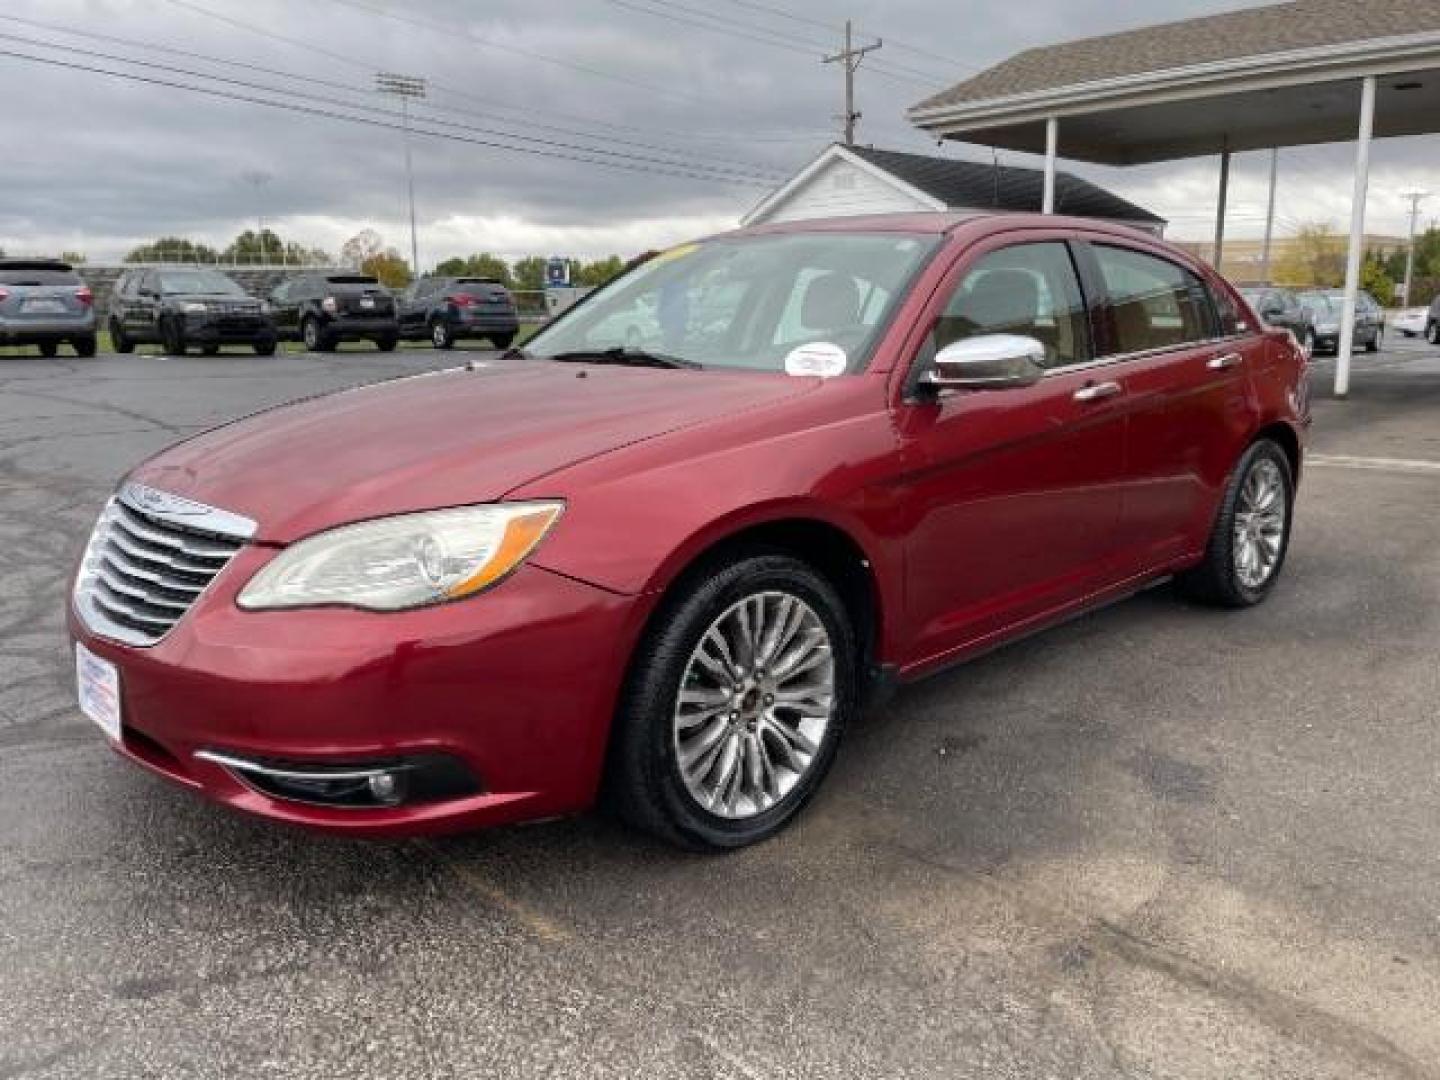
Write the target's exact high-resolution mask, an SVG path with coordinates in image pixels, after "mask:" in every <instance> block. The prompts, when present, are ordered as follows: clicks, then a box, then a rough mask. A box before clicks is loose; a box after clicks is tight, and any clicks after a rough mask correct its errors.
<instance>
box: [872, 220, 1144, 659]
mask: <svg viewBox="0 0 1440 1080" xmlns="http://www.w3.org/2000/svg"><path fill="white" fill-rule="evenodd" d="M1031 236H1034V234H1027V236H1026V240H1025V242H1016V241H1015V239H1014V238H1013V237H1011V238H1010V239H1009V242H1007V240H1006V237H1004V236H1001V237H999V238H992V239H991V240H989V241H986V242H984V243H983V244H981V245H978V246H977V247H976V248H975V249H973V253H967V254H966V255H965V256H964V257H963V258H962V259H961V260H960V262H959V263H958V265H957V266H956V267H955V268H954V269H953V270H952V272H951V274H950V276H949V277H948V278H947V280H946V282H945V284H944V285H942V286H941V288H940V290H939V291H938V292H937V295H936V299H935V300H934V301H933V302H932V305H931V308H930V310H929V311H928V312H927V314H926V315H925V316H924V319H925V320H926V321H927V322H928V323H929V330H928V333H927V336H926V337H925V339H924V340H923V343H922V345H921V347H920V349H919V351H918V354H917V356H916V358H915V360H914V362H913V364H912V371H911V376H910V386H911V391H910V393H909V394H908V395H907V400H906V402H905V403H904V405H903V406H902V407H901V409H900V411H899V413H898V417H897V424H898V427H899V429H900V430H899V434H900V437H901V440H902V447H903V450H902V453H903V457H904V459H905V460H906V461H907V462H908V467H907V469H906V477H905V482H904V485H903V487H904V489H905V490H904V494H903V501H904V502H905V503H906V505H907V506H909V507H911V508H912V512H913V515H914V521H913V524H912V525H910V526H909V527H908V529H907V539H906V545H907V546H906V579H907V583H906V598H907V611H908V615H909V621H910V625H911V628H912V629H911V632H912V634H913V635H914V639H915V654H916V656H917V657H919V658H936V659H938V658H941V657H943V656H945V655H946V654H948V653H952V652H955V651H956V650H959V649H962V648H965V647H967V646H970V645H973V644H975V643H977V642H981V641H983V640H985V639H987V638H989V637H992V636H994V635H997V634H999V633H1001V632H1003V631H1005V630H1006V629H1007V628H1011V627H1015V626H1017V625H1019V624H1023V623H1024V622H1026V621H1027V620H1029V619H1033V618H1036V617H1039V616H1043V615H1044V614H1046V613H1048V612H1052V611H1055V610H1056V609H1059V608H1063V607H1065V606H1066V605H1067V604H1071V603H1075V602H1077V601H1079V600H1081V599H1083V598H1084V597H1085V596H1087V595H1088V594H1090V593H1092V592H1094V591H1096V590H1097V589H1099V588H1100V587H1102V586H1103V585H1104V584H1105V583H1106V582H1107V581H1109V580H1110V579H1111V578H1112V577H1113V574H1112V572H1111V562H1112V552H1113V548H1114V544H1115V532H1116V529H1117V527H1118V525H1119V519H1120V492H1121V485H1122V482H1123V480H1124V445H1125V413H1124V407H1123V387H1122V385H1121V384H1120V382H1119V381H1118V377H1117V375H1116V374H1115V373H1114V372H1113V371H1112V370H1111V369H1110V366H1109V365H1108V364H1106V363H1105V362H1104V361H1103V360H1097V358H1096V356H1095V352H1094V347H1093V344H1092V333H1091V326H1090V320H1089V318H1088V316H1087V310H1086V305H1085V298H1084V294H1083V292H1082V290H1081V287H1080V279H1079V277H1078V275H1077V273H1076V268H1075V265H1074V262H1073V259H1072V256H1071V253H1070V250H1069V248H1068V246H1067V244H1066V243H1065V240H1064V238H1063V236H1061V235H1059V234H1056V235H1055V237H1054V238H1053V239H1046V238H1044V235H1043V234H1042V235H1041V236H1039V237H1035V239H1034V240H1033V241H1032V240H1031V239H1030V237H1031ZM981 334H1021V335H1024V336H1027V337H1033V338H1036V339H1038V340H1039V341H1040V342H1041V343H1042V344H1043V345H1044V346H1045V353H1046V364H1047V368H1048V370H1047V373H1046V376H1045V377H1044V378H1043V379H1042V380H1041V381H1040V382H1039V383H1037V384H1036V385H1034V386H1029V387H1023V388H1015V389H1006V390H993V391H957V392H941V394H940V395H938V396H936V395H935V394H934V393H933V392H932V393H926V392H924V391H919V390H917V389H915V381H916V379H918V378H919V377H920V376H921V375H923V373H924V371H926V370H927V369H928V367H929V366H930V364H931V363H932V362H933V359H934V356H935V354H936V352H937V351H938V350H939V349H941V348H943V347H944V346H946V345H948V344H950V343H951V342H954V341H958V340H961V339H963V338H967V337H974V336H977V335H981Z"/></svg>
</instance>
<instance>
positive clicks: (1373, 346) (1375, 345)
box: [1365, 330, 1385, 352]
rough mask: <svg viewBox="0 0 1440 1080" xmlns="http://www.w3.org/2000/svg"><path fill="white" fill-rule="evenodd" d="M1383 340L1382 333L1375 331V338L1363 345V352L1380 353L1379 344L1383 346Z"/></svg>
mask: <svg viewBox="0 0 1440 1080" xmlns="http://www.w3.org/2000/svg"><path fill="white" fill-rule="evenodd" d="M1384 340H1385V339H1384V335H1383V333H1382V332H1381V331H1379V330H1376V331H1375V336H1374V337H1372V338H1371V339H1370V340H1369V341H1367V342H1366V343H1365V351H1366V352H1379V351H1380V346H1381V344H1383V342H1384Z"/></svg>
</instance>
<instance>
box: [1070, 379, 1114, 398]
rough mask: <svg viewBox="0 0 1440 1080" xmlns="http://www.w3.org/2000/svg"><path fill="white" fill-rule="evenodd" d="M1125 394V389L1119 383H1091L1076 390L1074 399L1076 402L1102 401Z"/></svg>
mask: <svg viewBox="0 0 1440 1080" xmlns="http://www.w3.org/2000/svg"><path fill="white" fill-rule="evenodd" d="M1123 392H1124V388H1123V387H1122V386H1121V385H1120V384H1119V383H1118V382H1102V383H1090V384H1089V385H1088V386H1082V387H1081V388H1080V389H1079V390H1076V391H1075V395H1074V397H1075V400H1076V401H1102V400H1104V399H1105V398H1108V397H1114V396H1115V395H1116V394H1119V393H1123Z"/></svg>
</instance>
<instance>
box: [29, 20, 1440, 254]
mask: <svg viewBox="0 0 1440 1080" xmlns="http://www.w3.org/2000/svg"><path fill="white" fill-rule="evenodd" d="M1244 6H1248V5H1247V4H1245V3H1236V2H1227V0H1169V2H1168V3H1167V4H1166V5H1164V7H1165V11H1166V14H1167V15H1168V16H1171V17H1174V18H1181V17H1185V16H1188V15H1197V14H1206V13H1211V12H1216V11H1223V10H1229V9H1234V8H1237V7H1244ZM1155 10H1156V9H1155V8H1154V6H1143V5H1130V4H1116V3H1114V2H1113V0H1028V2H1027V3H1025V4H1005V3H1000V2H998V0H990V2H988V3H984V2H978V0H968V2H965V3H956V2H955V0H850V2H848V3H844V4H841V3H835V2H830V0H546V2H543V3H536V2H535V0H7V2H6V3H5V4H4V5H3V7H0V101H4V102H6V110H5V113H6V114H5V149H4V151H3V154H0V193H3V198H0V248H5V249H7V250H9V251H11V252H34V253H39V252H44V251H52V252H53V251H57V250H60V249H70V250H80V251H84V252H86V253H87V254H88V255H89V257H90V259H91V260H92V261H102V260H107V259H114V258H118V257H119V256H120V255H121V254H123V253H124V252H125V251H126V250H128V249H129V248H130V247H131V246H133V245H135V244H137V243H140V242H142V241H145V240H149V239H153V238H155V237H157V236H160V235H182V236H189V237H192V238H194V239H197V240H203V241H206V242H210V243H218V244H223V243H224V242H226V241H227V240H228V239H229V238H230V237H232V236H233V235H234V234H235V233H236V232H237V231H239V230H240V229H241V228H245V227H251V226H253V225H254V223H255V220H256V217H257V216H258V215H260V214H263V215H264V217H265V221H266V223H267V225H271V226H273V227H275V228H276V229H277V230H278V231H279V232H280V233H281V234H282V235H284V236H285V237H286V238H287V239H296V240H300V241H302V242H305V243H307V244H312V245H319V246H322V247H325V248H327V249H329V250H331V251H335V250H338V249H339V247H340V245H341V244H342V243H343V242H344V241H345V240H346V239H347V238H348V237H349V236H351V235H353V234H354V233H355V232H356V231H358V230H359V229H361V228H364V227H367V226H368V227H371V228H374V229H376V230H378V231H379V232H380V233H381V234H382V235H383V236H384V238H385V239H386V241H387V242H389V243H390V244H392V245H394V246H396V247H397V248H400V249H402V250H406V249H408V244H409V242H408V226H407V224H406V217H405V215H406V209H405V207H406V203H405V174H404V157H403V146H402V136H401V134H400V132H399V130H397V128H396V126H395V125H396V124H397V120H396V118H395V116H394V115H392V112H393V108H394V106H393V104H392V103H391V102H388V101H386V100H384V99H381V98H379V97H378V96H377V95H375V94H374V93H372V92H370V89H369V88H370V86H371V85H372V82H373V78H374V73H375V72H376V71H379V70H384V71H398V72H404V73H407V74H414V75H420V76H424V77H425V78H426V79H428V80H429V97H428V99H427V100H426V101H425V102H423V103H420V104H419V105H417V116H418V117H420V119H419V124H420V125H421V126H423V127H425V128H426V129H428V130H429V131H431V132H438V133H445V134H447V135H449V136H450V138H448V139H442V138H437V137H433V136H417V137H416V138H415V141H414V154H415V186H416V196H417V204H418V216H419V222H420V249H421V261H422V264H429V263H433V262H434V261H435V260H437V259H440V258H444V257H446V256H448V255H454V254H465V253H469V252H472V251H481V250H484V251H494V252H498V253H502V254H505V255H508V256H515V255H521V254H528V253H542V254H548V253H555V254H569V255H575V256H580V257H585V256H593V255H597V254H603V253H607V252H611V251H618V252H621V253H631V252H634V251H638V250H641V249H644V248H647V247H654V246H658V245H661V244H666V243H670V242H674V241H676V240H679V239H682V238H685V237H687V236H693V235H696V234H699V233H704V232H707V231H713V230H715V229H719V228H725V227H728V226H730V225H733V224H734V222H735V220H736V219H737V217H738V216H739V215H740V214H741V213H743V212H744V211H745V210H746V209H747V208H748V207H749V206H750V205H752V204H753V203H755V202H756V201H758V200H759V199H760V198H761V197H762V196H763V195H764V194H765V193H766V191H767V190H769V189H770V188H773V187H774V186H775V185H777V184H778V183H779V182H781V181H782V180H783V179H784V178H785V177H786V176H787V175H789V174H791V173H793V172H794V171H795V170H796V169H798V168H799V167H800V166H802V165H803V164H804V163H805V162H807V161H808V160H809V159H810V158H811V157H813V156H814V155H815V153H817V152H818V151H819V150H820V149H821V148H822V147H823V146H824V145H825V144H826V143H827V142H829V141H831V140H832V139H833V138H834V137H835V135H836V132H837V131H838V121H836V120H835V119H834V116H835V114H836V113H838V112H839V111H840V99H841V74H840V71H839V69H838V66H837V65H829V66H826V65H822V64H821V63H819V56H820V55H821V53H822V52H823V51H824V49H825V47H826V45H827V43H828V44H829V45H830V46H831V47H833V46H834V44H835V43H837V42H838V41H839V35H840V24H841V23H842V22H843V20H844V19H845V18H846V17H847V16H850V17H853V18H854V19H855V21H856V23H857V25H858V26H859V27H861V28H862V29H863V30H864V31H866V32H869V33H871V34H879V35H881V36H883V37H884V38H885V39H886V44H885V46H884V47H883V49H881V50H880V52H878V53H876V54H874V55H873V56H872V57H870V58H867V63H866V67H865V68H863V69H862V72H861V75H860V81H859V104H860V107H861V108H862V109H863V112H864V119H863V120H862V122H861V124H860V129H859V139H860V141H862V142H869V143H873V144H875V145H878V146H883V147H888V148H894V149H911V150H917V151H922V152H925V151H933V152H938V153H944V154H950V155H955V156H971V157H979V158H984V157H985V155H986V154H988V151H981V150H979V149H978V148H973V147H972V148H966V147H964V146H958V145H956V144H953V143H951V144H947V145H946V146H945V147H944V148H943V149H941V150H935V148H934V146H933V143H931V142H929V141H928V140H927V139H925V138H923V137H922V136H920V135H919V134H918V133H916V132H914V131H912V130H910V129H909V128H908V126H907V124H906V123H905V120H904V110H905V109H906V107H908V106H909V105H912V104H914V103H915V102H916V101H918V100H920V99H921V98H923V97H925V96H926V95H927V93H929V92H930V91H932V90H934V89H937V88H940V87H943V86H945V85H948V84H950V83H953V82H957V81H959V80H961V79H963V78H965V77H966V76H967V75H969V74H973V73H974V72H975V71H977V70H980V69H983V68H984V67H987V66H989V65H991V64H993V63H997V62H999V61H1000V60H1003V59H1004V58H1006V57H1007V56H1009V55H1010V54H1011V53H1013V52H1015V51H1017V50H1019V49H1023V48H1027V47H1030V46H1034V45H1043V44H1049V43H1051V42H1053V41H1054V40H1056V39H1057V38H1058V37H1061V36H1072V37H1073V36H1087V35H1091V34H1102V33H1108V32H1112V31H1115V30H1120V29H1126V28H1129V27H1133V26H1137V25H1143V24H1144V23H1145V22H1147V21H1153V18H1154V14H1153V13H1154V12H1155ZM85 35H88V36H85ZM37 60H44V61H49V63H40V62H37ZM221 61H225V62H227V63H221ZM86 68H89V69H94V68H100V69H106V70H109V71H112V72H123V73H125V74H127V75H129V76H131V78H129V79H121V78H116V77H113V76H110V75H104V74H97V73H95V72H93V71H89V70H83V69H86ZM137 80H151V81H149V82H146V81H137ZM222 80H223V81H222ZM184 87H206V88H209V89H210V90H212V91H217V92H219V93H223V94H228V95H235V96H240V97H244V98H249V99H258V101H265V102H275V103H281V104H284V105H286V106H289V109H278V108H273V107H269V106H267V105H264V104H259V103H258V102H257V100H250V101H236V100H231V99H229V98H226V97H221V96H216V94H206V93H198V92H196V91H195V90H193V89H185V88H184ZM297 109H298V110H308V111H293V110H297ZM342 116H344V117H352V118H354V117H360V118H364V119H368V120H369V121H371V122H370V123H355V122H352V121H349V120H345V119H341V118H340V117H342ZM522 147H523V148H524V149H525V150H527V151H529V152H522V150H521V149H518V148H522ZM1436 149H1437V142H1436V140H1435V139H1434V138H1430V139H1392V140H1386V141H1382V142H1380V143H1377V145H1376V149H1375V153H1374V160H1373V173H1372V183H1371V195H1370V203H1369V214H1370V217H1369V228H1370V231H1372V232H1390V233H1400V232H1403V230H1404V227H1405V220H1404V204H1403V203H1402V202H1401V199H1400V193H1401V192H1402V191H1405V190H1409V189H1411V188H1416V187H1424V186H1426V184H1427V181H1433V179H1434V172H1433V161H1434V159H1435V151H1436ZM986 160H988V158H986ZM1002 160H1003V161H1005V162H1008V163H1014V164H1025V163H1028V161H1029V159H1026V158H1025V157H1024V156H1023V155H1014V154H1006V155H1002ZM1352 160H1353V150H1352V149H1351V148H1350V147H1349V146H1333V147H1315V148H1308V149H1297V150H1292V151H1287V152H1286V154H1285V156H1284V158H1283V159H1282V166H1281V187H1280V203H1281V205H1280V225H1279V228H1280V230H1281V231H1282V232H1284V231H1287V230H1293V228H1294V227H1295V226H1296V225H1297V224H1299V223H1301V222H1308V221H1329V222H1331V223H1333V224H1335V225H1337V226H1339V225H1342V224H1344V223H1346V222H1347V221H1348V216H1349V192H1350V179H1349V170H1350V164H1351V162H1352ZM619 166H623V167H619ZM1266 169H1267V157H1266V155H1264V154H1248V155H1241V156H1238V157H1237V158H1236V160H1235V166H1234V173H1233V174H1232V193H1231V206H1232V215H1231V218H1230V225H1229V232H1230V235H1238V236H1246V235H1252V236H1254V235H1259V233H1260V230H1261V225H1262V216H1263V211H1264V200H1265V175H1266ZM1074 171H1076V172H1079V173H1081V174H1082V175H1086V176H1088V177H1090V178H1091V179H1094V180H1096V181H1098V182H1100V183H1102V184H1106V185H1107V186H1109V187H1111V188H1113V189H1114V190H1116V191H1118V192H1120V193H1121V194H1123V195H1125V196H1126V197H1128V198H1130V199H1132V200H1134V201H1136V202H1139V203H1141V204H1143V205H1145V206H1147V207H1149V208H1151V209H1153V210H1155V211H1156V212H1158V213H1160V214H1162V215H1163V216H1165V217H1167V218H1169V219H1171V222H1172V225H1171V230H1170V235H1171V236H1175V237H1181V238H1185V237H1205V236H1208V235H1209V233H1210V230H1211V229H1212V227H1213V226H1212V223H1211V221H1210V219H1209V217H1208V216H1207V214H1206V208H1207V207H1211V206H1213V205H1214V198H1215V189H1216V162H1215V161H1214V160H1213V159H1200V160H1196V161H1190V162H1180V163H1175V164H1167V165H1162V166H1152V167H1146V168H1139V169H1129V170H1117V169H1101V168H1093V167H1076V168H1075V169H1074ZM1432 206H1433V207H1435V208H1437V209H1440V199H1437V200H1436V201H1435V202H1434V203H1433V204H1432ZM406 253H407V254H408V251H406Z"/></svg>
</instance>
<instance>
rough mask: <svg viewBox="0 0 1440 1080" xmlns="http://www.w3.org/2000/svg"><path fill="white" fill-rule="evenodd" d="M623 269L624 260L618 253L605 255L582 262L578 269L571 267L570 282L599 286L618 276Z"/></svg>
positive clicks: (593, 286)
mask: <svg viewBox="0 0 1440 1080" xmlns="http://www.w3.org/2000/svg"><path fill="white" fill-rule="evenodd" d="M624 269H625V261H624V260H623V259H621V258H620V256H619V255H607V256H606V257H605V258H603V259H596V260H595V261H594V262H588V263H585V264H583V265H582V266H581V267H580V268H579V270H578V271H577V270H575V269H574V267H573V266H572V267H571V270H570V284H572V285H583V286H589V287H592V288H599V287H600V286H601V285H604V284H605V283H606V282H608V281H610V280H611V279H612V278H615V277H618V276H619V275H620V272H621V271H623V270H624Z"/></svg>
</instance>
